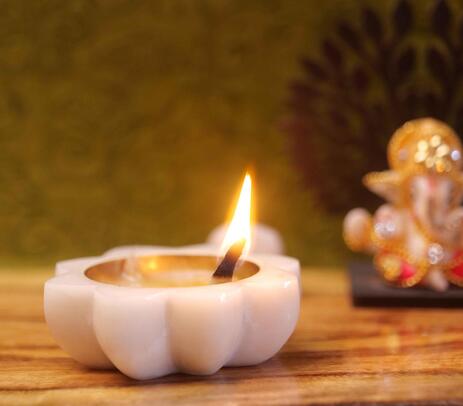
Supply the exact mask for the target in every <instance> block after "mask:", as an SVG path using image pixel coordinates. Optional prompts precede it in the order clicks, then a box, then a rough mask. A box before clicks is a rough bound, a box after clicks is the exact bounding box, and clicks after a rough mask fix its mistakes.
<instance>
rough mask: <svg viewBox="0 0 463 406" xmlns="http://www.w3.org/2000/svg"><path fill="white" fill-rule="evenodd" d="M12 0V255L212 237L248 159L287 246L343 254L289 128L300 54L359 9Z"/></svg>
mask: <svg viewBox="0 0 463 406" xmlns="http://www.w3.org/2000/svg"><path fill="white" fill-rule="evenodd" d="M383 3H384V2H381V3H380V5H381V4H383ZM375 4H376V3H375ZM0 6H1V13H0V164H1V170H0V185H1V187H0V229H1V233H0V261H1V262H3V263H24V262H34V263H37V262H43V263H48V262H51V261H53V260H56V259H58V258H65V257H70V256H74V255H92V254H97V253H99V252H101V251H102V250H104V249H107V248H109V247H111V246H114V245H118V244H127V243H143V244H173V245H177V244H187V243H195V242H200V241H203V240H204V239H205V237H206V235H207V233H208V232H209V231H210V230H211V228H212V227H214V226H215V225H216V224H218V223H220V222H221V221H222V220H223V219H224V217H225V215H226V213H227V212H228V209H229V205H230V202H231V199H232V197H233V195H234V193H235V192H236V188H237V187H238V186H239V183H240V181H241V178H242V175H243V173H244V170H245V169H246V168H247V167H249V166H251V167H252V168H253V169H254V172H255V176H256V179H255V182H256V195H257V216H258V219H259V220H260V221H263V222H266V223H268V224H270V225H272V226H275V227H277V228H278V229H279V230H280V231H281V232H282V233H283V236H284V239H285V242H286V244H287V247H288V251H289V253H290V254H293V255H296V256H299V257H300V258H301V259H302V260H303V262H304V263H306V264H330V265H331V264H340V263H341V262H342V261H343V260H344V259H345V257H346V254H347V251H346V250H345V249H344V247H343V244H342V242H341V239H340V219H339V218H333V217H330V216H328V215H327V214H326V213H323V212H322V211H321V210H320V209H316V208H314V207H313V205H312V203H311V198H310V194H309V192H308V191H306V190H305V189H304V188H303V187H302V185H301V183H300V178H299V175H298V174H297V173H296V170H295V169H294V165H293V162H292V159H291V156H290V153H289V146H288V140H287V137H286V135H285V134H284V133H283V131H282V130H281V129H280V128H281V126H280V124H281V122H282V121H283V120H284V119H285V116H286V115H287V114H288V111H287V110H286V109H287V107H286V105H285V102H286V100H287V97H288V84H289V82H290V81H291V80H292V79H294V78H296V77H297V76H298V75H299V74H300V66H299V62H298V61H299V58H300V57H301V56H302V55H304V54H307V53H310V52H314V51H315V50H316V49H317V47H318V43H319V39H320V37H321V36H323V35H324V34H325V33H326V30H327V29H329V24H330V21H332V20H333V19H335V18H336V17H337V16H339V15H345V14H348V13H351V14H352V13H354V12H355V10H356V9H357V8H356V7H355V2H352V1H341V0H336V1H335V0H331V1H326V2H320V1H317V0H313V1H297V0H294V1H284V0H278V1H275V0H266V1H263V0H262V1H257V0H253V1H249V0H229V1H227V0H209V1H208V0H191V1H188V0H168V1H167V0H166V1H148V0H146V1H134V0H114V1H103V0H101V1H87V0H82V1H75V0H69V1H64V2H63V1H57V0H47V1H16V0H11V1H2V2H1V4H0ZM375 7H378V4H376V5H375ZM385 7H386V6H385ZM354 8H355V10H354ZM327 170H329V168H327Z"/></svg>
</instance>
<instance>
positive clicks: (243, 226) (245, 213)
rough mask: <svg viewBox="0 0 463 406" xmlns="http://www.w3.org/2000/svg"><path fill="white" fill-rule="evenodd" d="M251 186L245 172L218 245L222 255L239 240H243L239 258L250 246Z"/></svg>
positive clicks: (249, 178)
mask: <svg viewBox="0 0 463 406" xmlns="http://www.w3.org/2000/svg"><path fill="white" fill-rule="evenodd" d="M251 187H252V185H251V176H250V175H249V174H248V173H247V174H246V176H245V177H244V181H243V186H242V187H241V192H240V196H239V198H238V203H237V204H236V208H235V212H234V214H233V218H232V220H231V222H230V225H229V226H228V229H227V233H226V234H225V238H224V240H223V242H222V246H221V247H220V254H221V255H222V256H223V255H225V253H226V252H227V251H228V249H229V248H230V247H231V246H232V245H233V244H234V243H236V242H237V241H239V240H244V241H245V244H244V248H243V253H242V254H241V258H244V257H245V256H246V255H247V253H248V252H249V249H250V247H251Z"/></svg>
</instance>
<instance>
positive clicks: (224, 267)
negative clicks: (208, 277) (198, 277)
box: [212, 238, 246, 279]
mask: <svg viewBox="0 0 463 406" xmlns="http://www.w3.org/2000/svg"><path fill="white" fill-rule="evenodd" d="M245 244H246V240H245V239H244V238H243V239H241V240H238V241H236V242H235V243H234V244H233V245H232V246H231V247H230V248H229V249H228V251H227V253H226V254H225V256H224V257H223V259H222V261H221V262H220V264H219V265H218V266H217V269H216V270H215V272H214V274H213V275H212V277H213V278H227V279H231V278H233V273H234V271H235V268H236V264H237V263H238V260H239V259H240V257H241V254H242V253H243V249H244V246H245Z"/></svg>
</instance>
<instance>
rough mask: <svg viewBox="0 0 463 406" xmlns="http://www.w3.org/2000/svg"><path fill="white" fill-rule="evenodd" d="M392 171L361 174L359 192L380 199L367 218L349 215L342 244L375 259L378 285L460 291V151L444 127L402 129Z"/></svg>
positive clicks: (434, 123) (427, 121) (420, 124)
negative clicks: (381, 279) (454, 287)
mask: <svg viewBox="0 0 463 406" xmlns="http://www.w3.org/2000/svg"><path fill="white" fill-rule="evenodd" d="M387 153H388V162H389V165H390V168H391V169H390V170H387V171H383V172H372V173H369V174H367V175H366V176H365V177H364V179H363V181H364V184H365V186H366V187H367V188H368V189H369V190H371V191H372V192H374V193H376V194H377V195H379V196H381V197H382V198H384V199H385V200H386V201H387V203H386V204H384V205H382V206H381V207H380V208H379V209H378V210H377V211H376V212H375V214H374V215H373V216H371V215H370V214H369V213H368V212H367V211H366V210H365V209H362V208H357V209H354V210H351V211H350V212H349V213H348V214H347V216H346V218H345V220H344V239H345V241H346V243H347V245H348V246H349V247H350V248H351V249H352V250H354V251H363V252H368V253H372V254H373V255H374V264H375V268H376V269H377V270H378V272H379V273H380V274H381V275H382V276H383V277H384V279H385V280H386V281H388V282H390V283H392V284H394V285H396V286H400V287H410V286H414V285H417V284H423V285H427V286H429V287H431V288H432V289H435V290H438V291H444V290H446V289H447V288H448V286H449V282H450V283H453V284H455V285H459V286H463V248H462V247H463V245H462V242H463V239H462V236H463V207H461V206H460V202H461V200H462V194H463V175H462V171H461V167H462V146H461V143H460V140H459V138H458V136H457V135H456V134H455V132H454V131H453V130H452V129H451V128H450V127H449V126H447V125H446V124H445V123H443V122H441V121H438V120H435V119H432V118H423V119H418V120H413V121H409V122H407V123H405V124H404V125H403V126H402V127H401V128H399V129H398V130H397V131H396V132H395V133H394V135H393V136H392V138H391V140H390V142H389V145H388V151H387Z"/></svg>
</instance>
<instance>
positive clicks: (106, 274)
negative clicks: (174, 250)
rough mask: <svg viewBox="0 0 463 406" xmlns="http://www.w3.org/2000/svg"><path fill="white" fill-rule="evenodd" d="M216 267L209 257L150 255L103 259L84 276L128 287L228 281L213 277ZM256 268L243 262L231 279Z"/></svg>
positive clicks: (172, 286)
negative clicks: (104, 260)
mask: <svg viewBox="0 0 463 406" xmlns="http://www.w3.org/2000/svg"><path fill="white" fill-rule="evenodd" d="M216 267H217V258H215V257H212V256H194V255H152V256H142V257H133V258H125V259H116V260H111V261H107V262H103V263H101V264H98V265H94V266H92V267H90V268H88V269H87V270H86V271H85V275H86V276H87V278H90V279H92V280H94V281H97V282H102V283H108V284H111V285H118V286H131V287H152V288H155V287H162V288H169V287H171V288H174V287H188V286H205V285H213V284H217V283H224V282H230V279H223V278H213V277H212V274H213V273H214V271H215V269H216ZM258 271H259V267H258V266H257V265H256V264H254V263H252V262H249V261H243V262H242V263H241V265H240V266H239V267H238V268H237V269H235V272H234V275H233V279H232V280H231V281H238V280H241V279H244V278H248V277H250V276H252V275H255V274H256V273H257V272H258Z"/></svg>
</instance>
